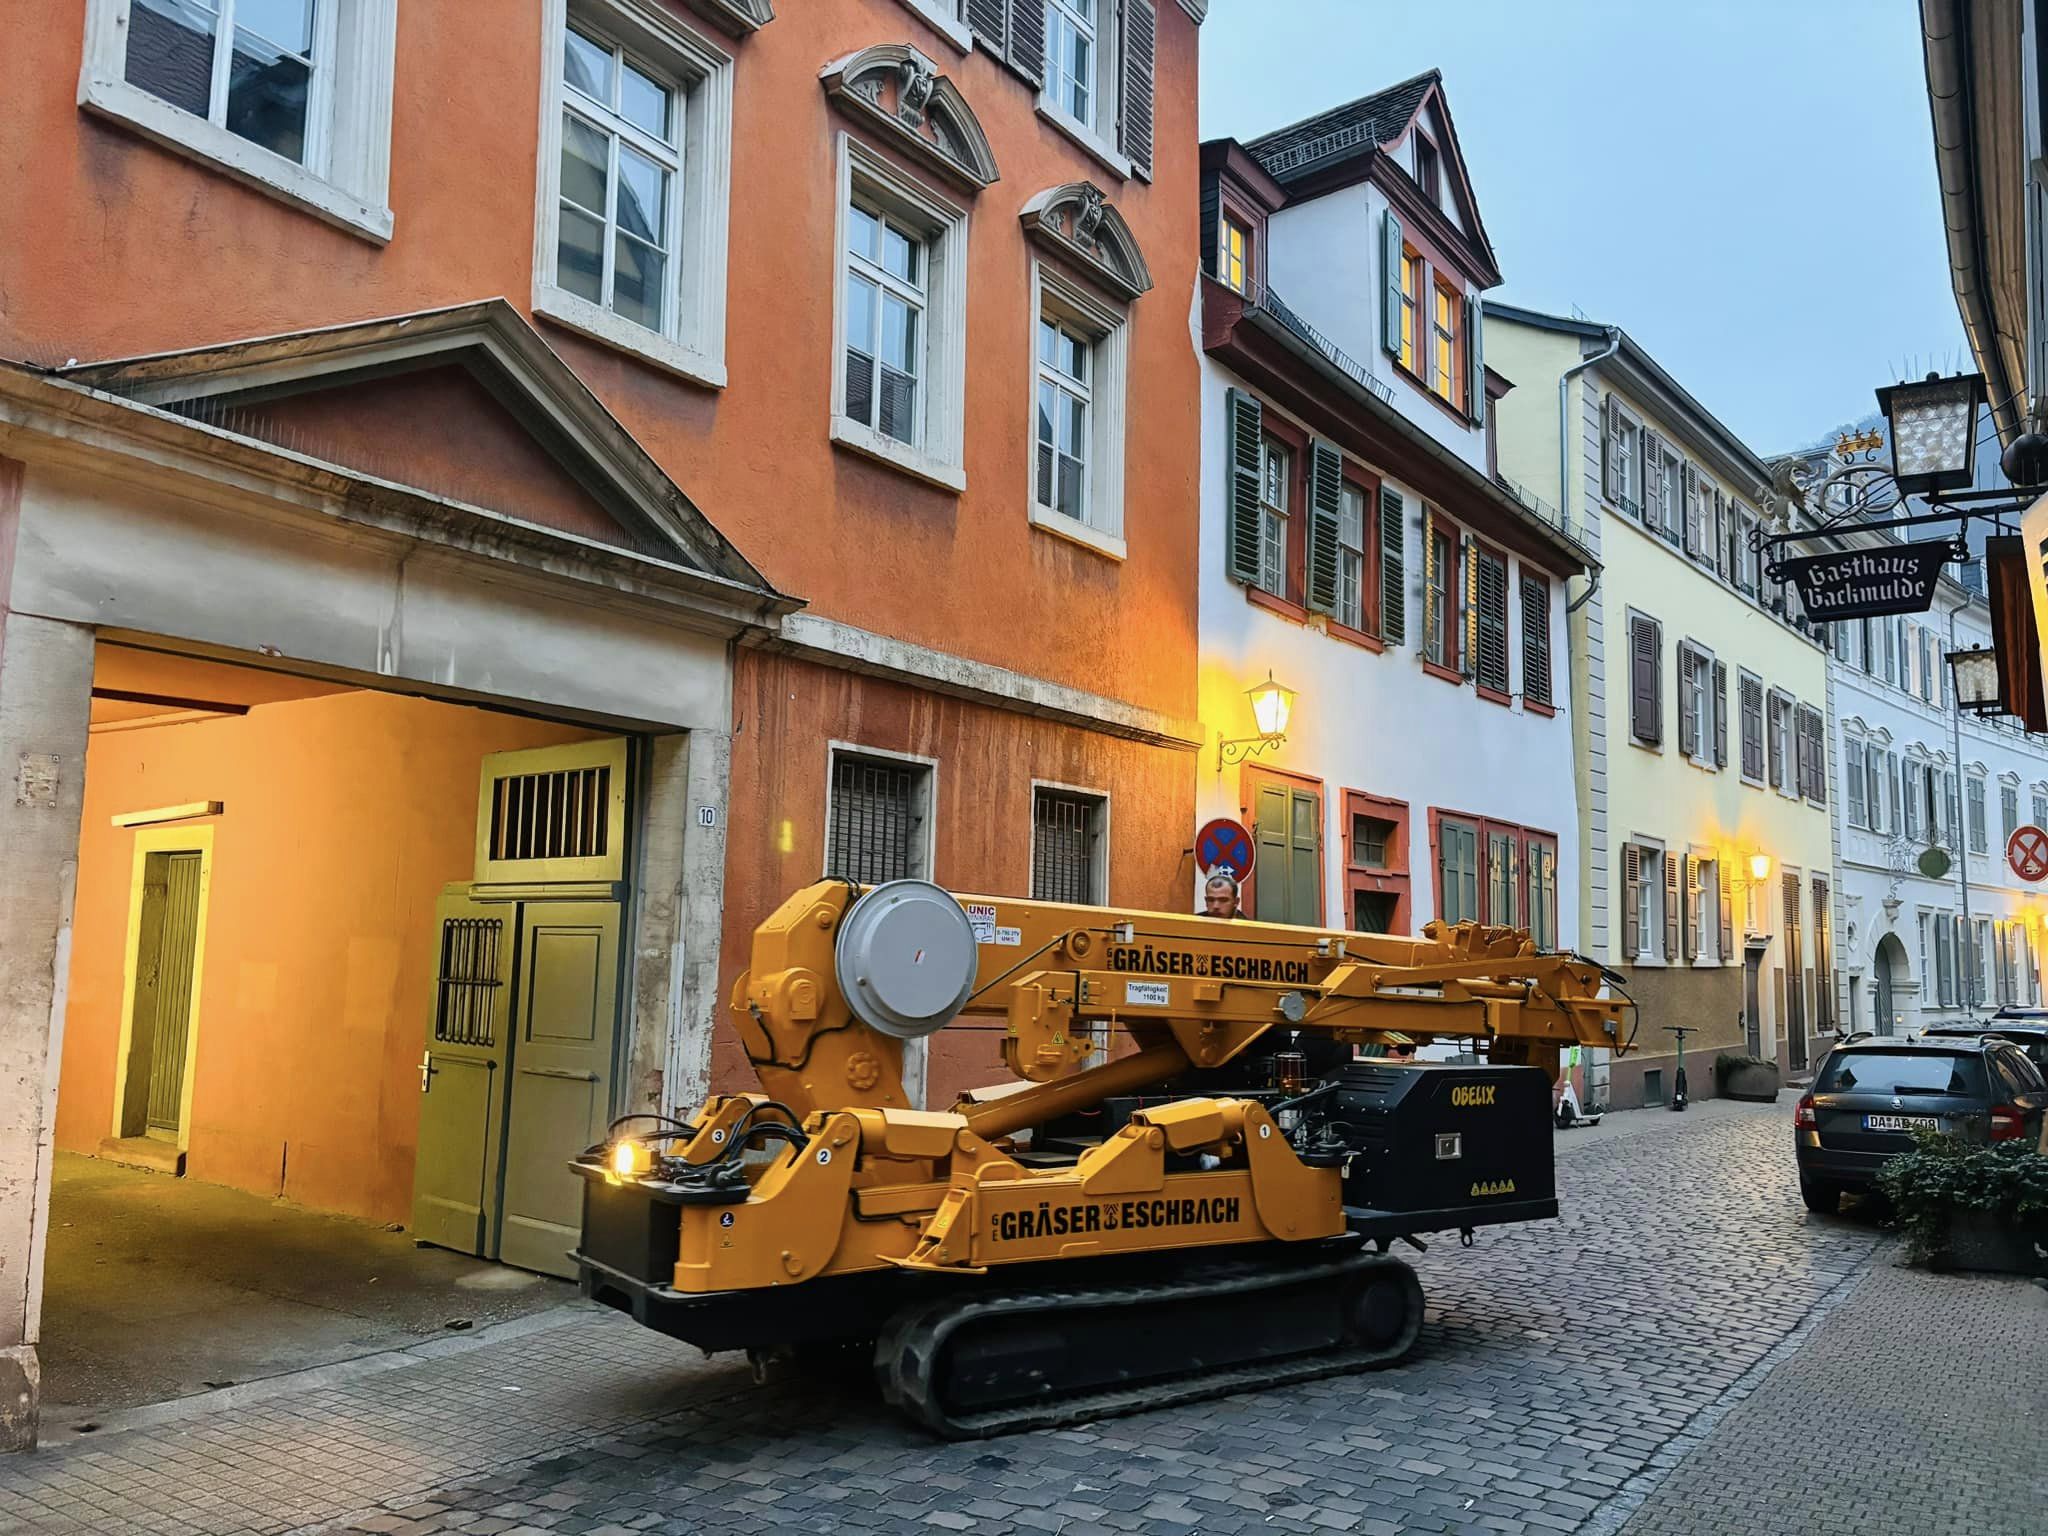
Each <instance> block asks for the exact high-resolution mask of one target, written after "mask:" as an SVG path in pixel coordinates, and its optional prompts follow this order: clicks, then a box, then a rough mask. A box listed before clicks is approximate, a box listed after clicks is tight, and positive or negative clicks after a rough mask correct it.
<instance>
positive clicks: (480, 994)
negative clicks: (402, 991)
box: [434, 917, 505, 1046]
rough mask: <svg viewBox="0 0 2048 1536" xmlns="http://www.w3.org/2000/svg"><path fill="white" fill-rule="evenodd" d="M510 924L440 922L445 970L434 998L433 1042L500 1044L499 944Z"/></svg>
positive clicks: (465, 919) (488, 920)
mask: <svg viewBox="0 0 2048 1536" xmlns="http://www.w3.org/2000/svg"><path fill="white" fill-rule="evenodd" d="M504 935H505V921H504V919H503V918H498V917H452V918H449V919H447V920H446V921H445V922H443V923H442V924H441V968H440V976H439V988H438V991H437V992H436V995H435V999H434V1038H435V1039H436V1040H438V1041H440V1042H442V1043H443V1044H444V1045H481V1046H490V1045H493V1044H495V1043H496V1042H495V1041H494V1040H493V1038H492V1036H493V1034H494V1032H495V1023H494V1020H495V1018H496V993H497V989H498V988H499V987H500V986H502V985H503V983H502V982H500V981H499V979H498V945H499V943H500V942H501V941H502V940H503V938H504Z"/></svg>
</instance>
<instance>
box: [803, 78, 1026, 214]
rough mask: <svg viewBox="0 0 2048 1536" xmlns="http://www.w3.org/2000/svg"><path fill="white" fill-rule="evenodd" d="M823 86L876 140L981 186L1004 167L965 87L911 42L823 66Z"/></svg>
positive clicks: (963, 181) (967, 183) (971, 188)
mask: <svg viewBox="0 0 2048 1536" xmlns="http://www.w3.org/2000/svg"><path fill="white" fill-rule="evenodd" d="M818 79H819V82H820V83H821V84H822V85H823V86H824V87H825V94H826V95H827V96H828V97H830V98H831V100H832V102H833V104H834V105H836V106H837V107H838V108H839V109H840V110H841V111H842V112H844V113H846V114H847V115H848V116H849V117H851V118H853V119H854V120H855V121H856V122H857V123H859V124H861V125H863V126H865V127H867V128H871V129H873V130H875V133H874V137H875V139H876V141H877V142H878V143H885V144H888V145H889V146H891V147H892V148H894V149H897V150H900V151H902V152H904V153H906V154H908V155H911V156H913V157H914V158H916V159H917V160H919V161H921V162H922V163H923V164H925V165H927V166H929V167H931V168H932V169H933V170H936V171H938V172H940V173H942V174H943V175H944V176H946V177H947V179H949V180H951V181H953V182H956V183H958V184H959V185H960V186H963V187H965V188H967V189H968V190H969V191H970V192H978V191H980V190H981V189H982V188H983V187H986V186H988V185H989V184H990V183H991V182H993V181H995V180H996V178H997V177H998V176H999V175H1000V174H1001V172H999V171H998V170H997V169H996V157H995V151H994V150H992V149H990V148H989V142H988V135H986V134H985V133H983V132H982V131H981V123H980V121H979V120H978V119H977V118H976V117H975V115H974V110H973V109H972V108H971V107H969V106H968V105H967V98H966V97H965V96H962V95H961V94H960V88H959V87H958V86H956V85H955V84H954V83H953V82H952V81H951V80H949V79H947V78H946V77H945V76H944V75H942V74H940V73H939V69H938V66H937V65H936V64H934V63H933V62H932V61H931V60H930V59H928V58H926V57H925V56H924V55H923V54H922V53H920V52H918V51H917V49H915V48H913V47H911V46H910V44H908V43H880V44H877V45H876V46H875V47H872V48H863V49H862V50H861V51H860V52H858V53H850V54H848V55H847V56H846V57H845V58H843V59H838V60H835V61H834V62H833V63H831V64H828V65H826V66H825V68H824V69H823V71H821V72H820V74H819V76H818Z"/></svg>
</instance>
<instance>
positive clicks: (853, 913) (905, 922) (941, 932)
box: [833, 880, 981, 1040]
mask: <svg viewBox="0 0 2048 1536" xmlns="http://www.w3.org/2000/svg"><path fill="white" fill-rule="evenodd" d="M980 966H981V946H980V944H979V942H978V941H977V938H976V935H975V931H974V925H973V923H972V922H970V921H969V920H968V916H967V913H966V911H965V910H964V909H962V907H961V905H960V903H959V902H957V901H955V900H954V899H953V895H952V893H951V892H949V891H946V890H944V889H942V888H941V887H939V886H936V885H933V884H932V883H931V882H930V881H929V880H891V881H888V882H886V883H885V884H882V885H878V886H876V887H875V888H874V889H873V890H871V891H869V892H868V893H867V894H866V895H864V896H862V897H861V898H860V899H859V900H858V901H856V902H855V903H854V904H853V906H852V907H851V908H849V909H848V911H847V913H846V916H845V918H844V919H843V920H842V921H841V923H840V925H839V933H838V936H837V938H836V940H835V942H834V945H833V969H834V970H835V972H836V973H837V975H838V979H839V991H840V995H841V996H843V997H844V998H845V999H846V1001H847V1005H848V1006H849V1007H850V1008H851V1009H852V1010H853V1014H854V1017H855V1018H857V1019H859V1020H860V1021H861V1022H862V1023H863V1024H866V1025H867V1026H869V1027H870V1028H872V1029H876V1030H879V1031H881V1033H883V1034H885V1035H889V1036H891V1037H893V1038H895V1039H897V1040H922V1039H923V1038H924V1037H925V1036H926V1035H930V1034H934V1033H936V1032H937V1031H938V1030H940V1029H943V1028H944V1027H945V1026H946V1025H947V1023H949V1022H950V1021H951V1020H952V1019H953V1018H954V1017H955V1016H956V1015H957V1014H958V1013H959V1012H960V1010H961V1009H962V1008H963V1007H965V1006H966V1004H967V999H968V997H969V996H970V995H971V994H972V993H973V991H974V977H975V972H976V971H977V970H979V969H980Z"/></svg>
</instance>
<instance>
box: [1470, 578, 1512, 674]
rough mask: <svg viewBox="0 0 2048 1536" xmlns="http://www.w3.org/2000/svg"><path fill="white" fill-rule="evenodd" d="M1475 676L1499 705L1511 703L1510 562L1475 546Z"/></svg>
mask: <svg viewBox="0 0 2048 1536" xmlns="http://www.w3.org/2000/svg"><path fill="white" fill-rule="evenodd" d="M1472 598H1473V602H1472V640H1473V646H1472V657H1471V662H1472V676H1473V680H1474V681H1475V682H1476V683H1477V684H1478V686H1479V687H1480V688H1481V689H1482V690H1483V691H1485V692H1487V693H1489V694H1492V695H1495V696H1496V697H1497V698H1498V700H1499V702H1501V703H1506V702H1507V699H1508V687H1509V682H1508V562H1507V559H1506V557H1505V556H1503V555H1500V554H1497V553H1495V552H1494V551H1493V550H1491V549H1488V548H1487V547H1486V546H1485V545H1483V544H1474V545H1473V546H1472Z"/></svg>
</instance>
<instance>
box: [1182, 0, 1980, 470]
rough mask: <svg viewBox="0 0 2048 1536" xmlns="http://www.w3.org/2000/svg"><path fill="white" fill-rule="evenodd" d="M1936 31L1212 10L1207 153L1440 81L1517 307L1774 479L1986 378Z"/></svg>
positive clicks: (1734, 2)
mask: <svg viewBox="0 0 2048 1536" xmlns="http://www.w3.org/2000/svg"><path fill="white" fill-rule="evenodd" d="M1918 16H1919V8H1918V7H1917V6H1916V5H1913V4H1911V3H1909V0H1653V3H1648V4H1645V3H1642V0H1398V3H1397V0H1214V3H1213V4H1212V6H1211V9H1210V12H1209V19H1208V21H1207V23H1206V24H1204V26H1203V28H1202V111H1201V118H1202V134H1203V137H1204V138H1213V137H1216V136H1219V135H1224V134H1229V135H1233V136H1235V137H1237V138H1250V137H1253V136H1254V135H1256V134H1258V133H1261V132H1264V131H1265V130H1267V129H1270V128H1276V127H1279V126H1280V125H1281V124H1283V123H1288V122H1292V121H1296V120H1298V119H1300V118H1302V117H1307V116H1310V115H1312V114H1313V113H1315V112H1318V111H1320V110H1322V109H1323V108H1325V107H1329V106H1334V105H1336V104H1338V103H1340V102H1344V101H1349V100H1351V99H1353V98H1354V97H1358V96H1362V95H1365V94H1366V93H1367V92H1369V91H1373V90H1377V89H1378V88H1379V87H1381V86H1383V85H1389V84H1392V83H1393V82H1394V81H1396V80H1401V79H1404V78H1406V77H1407V76H1409V75H1413V74H1416V73H1418V72H1419V71H1421V70H1425V69H1430V68H1436V69H1440V70H1442V71H1443V76H1444V89H1445V92H1446V94H1447V96H1448V98H1449V100H1450V106H1451V114H1452V118H1453V120H1454V121H1455V122H1456V124H1457V128H1458V138H1459V142H1460V144H1461V146H1462V148H1463V149H1464V152H1465V159H1466V163H1467V165H1468V167H1469V168H1470V171H1471V175H1472V181H1473V186H1474V189H1475V190H1476V192H1477V193H1478V197H1479V207H1480V214H1481V217H1482V218H1483V219H1484V220H1485V222H1486V230H1487V233H1488V235H1489V236H1491V238H1492V240H1493V247H1494V252H1495V254H1496V255H1497V256H1498V257H1499V259H1500V266H1501V271H1502V273H1503V274H1504V276H1505V281H1504V282H1503V284H1502V285H1501V287H1500V288H1499V289H1497V290H1495V293H1494V296H1495V297H1498V298H1504V299H1506V300H1508V301H1509V302H1511V303H1517V304H1526V305H1529V306H1531V307H1533V308H1539V309H1550V310H1554V311H1557V312H1559V313H1570V311H1571V307H1572V306H1573V305H1577V306H1578V307H1579V309H1580V310H1582V311H1583V312H1584V313H1585V314H1586V316H1587V317H1588V318H1590V319H1594V320H1598V321H1602V322H1612V323H1614V324H1618V325H1621V326H1623V327H1624V328H1625V329H1626V330H1627V331H1628V332H1629V334H1630V335H1632V336H1633V337H1634V338H1635V339H1636V340H1637V341H1638V342H1640V343H1641V344H1642V345H1643V346H1645V347H1647V348H1648V349H1649V351H1650V353H1651V354H1652V355H1653V356H1654V357H1655V358H1656V359H1657V360H1658V361H1659V362H1660V363H1662V364H1663V365H1664V366H1665V367H1666V368H1667V369H1668V370H1669V371H1670V372H1671V373H1672V374H1673V375H1674V376H1675V377H1676V378H1677V379H1678V380H1679V382H1680V383H1682V384H1683V385H1685V387H1686V388H1687V389H1689V390H1690V391H1691V392H1692V393H1693V395H1694V396H1695V397H1696V398H1698V399H1699V400H1700V401H1701V402H1702V403H1704V404H1705V405H1706V406H1707V408H1708V409H1709V410H1711V411H1713V412H1714V413H1715V415H1717V416H1719V417H1720V418H1721V419H1722V420H1723V421H1724V422H1726V423H1727V424H1728V425H1729V426H1730V427H1732V428H1733V429H1734V430H1735V431H1736V432H1737V433H1738V434H1740V435H1741V436H1742V437H1743V438H1744V440H1745V441H1747V442H1748V443H1749V445H1750V446H1751V447H1752V448H1753V449H1755V450H1757V451H1758V452H1760V453H1772V452H1777V451H1780V450H1783V449H1786V448H1791V447H1794V446H1798V445H1802V444H1804V443H1807V442H1811V441H1813V440H1814V439H1816V438H1818V437H1820V436H1822V435H1823V434H1825V433H1826V432H1828V431H1829V430H1830V429H1831V428H1833V427H1835V426H1836V425H1838V424H1839V423H1841V422H1844V421H1849V420H1852V419H1854V418H1856V417H1859V416H1862V415H1865V414H1867V413H1868V412H1870V411H1872V410H1874V409H1875V401H1874V400H1873V399H1872V397H1871V391H1872V390H1873V389H1874V388H1876V387H1877V386H1878V385H1880V384H1885V383H1890V382H1892V381H1893V380H1894V379H1896V378H1898V377H1900V376H1901V374H1902V373H1905V372H1907V371H1915V376H1917V374H1918V373H1924V372H1925V371H1926V370H1927V369H1928V368H1930V367H1939V368H1940V369H1942V370H1943V371H1944V372H1947V371H1950V370H1951V369H1953V368H1955V367H1957V366H1958V365H1967V359H1968V352H1967V348H1966V347H1965V344H1964V341H1963V333H1962V325H1961V323H1960V321H1958V319H1957V318H1956V306H1955V297H1954V294H1953V293H1952V291H1951V290H1950V288H1949V283H1948V262H1947V256H1946V253H1945V248H1944V246H1943V242H1942V231H1941V213H1940V204H1939V200H1938V196H1937V188H1936V183H1935V177H1934V150H1933V140H1932V135H1931V130H1930V128H1929V125H1928V112H1927V85H1926V77H1925V75H1924V73H1923V72H1922V64H1921V54H1920V33H1919V27H1918ZM1290 297H1291V296H1290ZM1293 302H1295V303H1297V304H1300V305H1302V307H1303V308H1304V309H1310V308H1312V302H1311V301H1308V300H1306V299H1305V298H1303V299H1295V300H1293Z"/></svg>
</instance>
